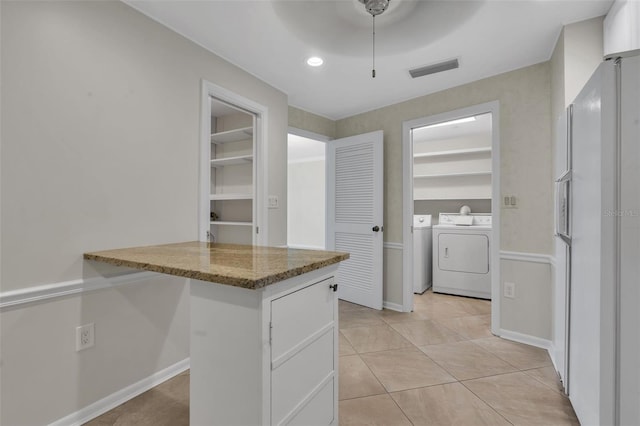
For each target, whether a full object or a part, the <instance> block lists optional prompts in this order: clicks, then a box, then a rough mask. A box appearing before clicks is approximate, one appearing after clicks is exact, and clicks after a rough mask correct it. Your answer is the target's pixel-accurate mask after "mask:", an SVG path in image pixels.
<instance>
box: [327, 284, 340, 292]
mask: <svg viewBox="0 0 640 426" xmlns="http://www.w3.org/2000/svg"><path fill="white" fill-rule="evenodd" d="M329 288H330V289H332V290H333V291H334V292H336V291H338V283H335V284H333V285H330V286H329Z"/></svg>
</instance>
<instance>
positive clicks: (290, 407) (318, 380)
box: [271, 328, 335, 425]
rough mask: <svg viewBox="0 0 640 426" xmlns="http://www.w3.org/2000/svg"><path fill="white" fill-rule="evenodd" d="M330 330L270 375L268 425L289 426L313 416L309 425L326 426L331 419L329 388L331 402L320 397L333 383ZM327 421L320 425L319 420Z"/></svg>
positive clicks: (332, 348)
mask: <svg viewBox="0 0 640 426" xmlns="http://www.w3.org/2000/svg"><path fill="white" fill-rule="evenodd" d="M334 338H335V336H334V330H333V328H331V329H328V330H327V331H325V333H324V334H322V335H321V336H320V337H319V338H317V339H316V340H314V341H313V342H312V343H310V344H309V345H308V346H306V347H305V348H304V349H302V350H301V351H299V352H297V353H296V354H295V355H294V356H292V357H291V358H289V359H287V360H286V361H285V362H283V363H282V364H280V365H278V366H277V367H276V368H274V369H273V371H272V372H271V392H272V393H271V419H272V421H271V424H272V425H280V424H290V423H291V422H292V421H293V420H294V419H296V418H297V419H303V418H304V419H306V418H308V417H309V415H310V414H304V413H305V412H309V413H315V414H314V415H315V416H316V418H315V419H314V422H313V424H325V425H328V424H330V423H331V420H332V419H333V412H334V406H333V401H334V399H333V386H331V398H327V396H326V395H325V394H323V390H324V388H325V387H326V386H327V383H329V382H331V383H333V380H334V374H335V371H334V365H333V361H334ZM325 418H328V419H329V421H328V422H326V423H323V421H322V420H321V419H325Z"/></svg>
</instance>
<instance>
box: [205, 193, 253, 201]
mask: <svg viewBox="0 0 640 426" xmlns="http://www.w3.org/2000/svg"><path fill="white" fill-rule="evenodd" d="M210 199H211V200H212V201H227V200H253V195H251V194H211V197H210Z"/></svg>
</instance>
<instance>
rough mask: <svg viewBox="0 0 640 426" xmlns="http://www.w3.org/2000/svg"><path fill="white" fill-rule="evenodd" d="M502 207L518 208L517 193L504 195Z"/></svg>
mask: <svg viewBox="0 0 640 426" xmlns="http://www.w3.org/2000/svg"><path fill="white" fill-rule="evenodd" d="M502 208H503V209H517V208H518V198H517V197H516V196H515V195H504V196H503V197H502Z"/></svg>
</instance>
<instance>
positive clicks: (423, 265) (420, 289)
mask: <svg viewBox="0 0 640 426" xmlns="http://www.w3.org/2000/svg"><path fill="white" fill-rule="evenodd" d="M431 244H432V236H431V215H430V214H428V215H418V214H417V215H414V216H413V292H414V293H420V294H422V293H424V292H425V291H426V290H427V289H428V288H429V287H431V259H432V254H431Z"/></svg>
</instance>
